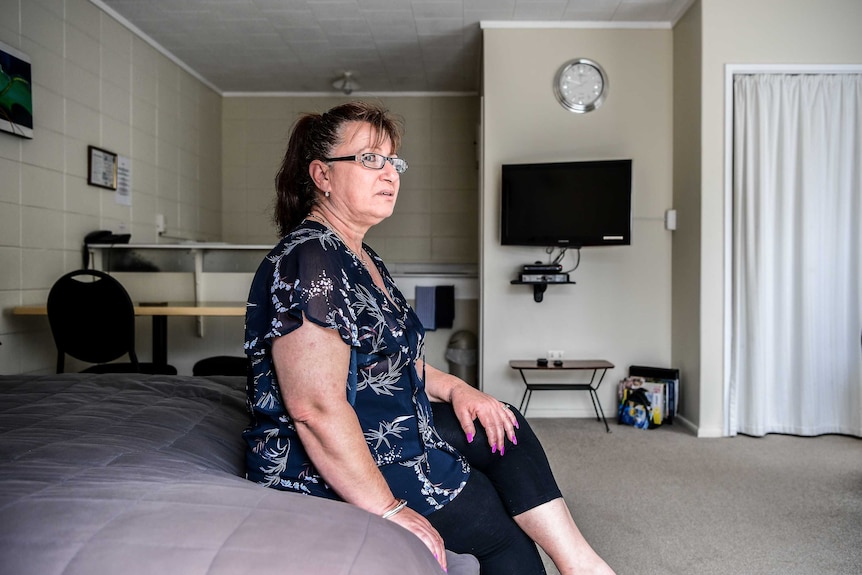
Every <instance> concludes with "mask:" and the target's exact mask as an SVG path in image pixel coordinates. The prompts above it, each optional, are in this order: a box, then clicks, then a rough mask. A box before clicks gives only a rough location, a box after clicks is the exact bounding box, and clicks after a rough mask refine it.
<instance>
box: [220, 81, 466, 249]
mask: <svg viewBox="0 0 862 575" xmlns="http://www.w3.org/2000/svg"><path fill="white" fill-rule="evenodd" d="M347 100H348V98H345V97H326V98H324V97H288V96H285V97H227V98H225V100H224V103H223V118H224V120H223V127H222V134H223V141H222V154H223V160H222V170H223V184H224V195H223V205H224V214H223V224H222V229H223V232H224V240H225V241H228V242H233V243H252V244H272V243H275V241H276V240H277V235H276V228H275V225H274V224H273V222H272V211H273V201H274V193H275V192H274V183H273V181H274V179H275V173H276V171H277V170H278V167H279V165H280V163H281V158H282V156H283V154H284V149H285V145H286V143H287V139H288V137H289V132H290V128H291V126H292V124H293V122H294V121H295V120H296V119H297V118H298V117H299V115H300V114H302V113H305V112H324V111H326V110H327V109H329V108H330V107H332V106H334V105H336V104H339V103H342V102H344V101H347ZM373 101H375V102H379V103H382V105H384V106H385V107H387V108H388V109H389V110H391V111H392V112H394V113H396V114H399V115H400V116H402V118H403V119H404V122H405V129H406V132H405V135H404V142H403V146H402V148H401V150H399V155H400V156H401V157H403V158H405V159H406V160H407V162H408V163H409V165H410V167H409V169H408V170H407V172H406V173H405V174H404V175H403V176H402V178H401V191H400V194H399V197H398V205H397V207H396V208H395V214H394V215H393V216H392V217H391V218H389V219H388V220H386V221H384V222H382V223H381V224H379V225H378V226H376V227H374V228H372V229H371V230H370V231H369V233H368V235H367V237H366V241H367V243H368V244H370V245H371V246H372V247H373V248H374V249H375V250H377V252H378V253H379V254H380V255H381V256H382V257H383V259H384V260H386V261H387V262H411V263H414V262H418V263H423V262H431V263H477V262H478V259H479V247H478V238H479V229H478V225H479V216H478V203H479V199H478V187H479V182H478V178H479V175H478V174H479V172H478V160H477V152H476V146H477V143H476V138H477V133H478V122H479V99H478V97H477V96H423V97H412V96H393V97H379V98H373Z"/></svg>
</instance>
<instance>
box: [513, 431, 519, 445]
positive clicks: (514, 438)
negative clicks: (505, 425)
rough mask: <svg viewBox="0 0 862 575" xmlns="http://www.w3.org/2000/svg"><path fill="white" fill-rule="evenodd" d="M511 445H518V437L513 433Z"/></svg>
mask: <svg viewBox="0 0 862 575" xmlns="http://www.w3.org/2000/svg"><path fill="white" fill-rule="evenodd" d="M512 445H518V438H517V437H515V434H514V433H513V434H512Z"/></svg>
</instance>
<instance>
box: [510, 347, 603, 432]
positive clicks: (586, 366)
mask: <svg viewBox="0 0 862 575" xmlns="http://www.w3.org/2000/svg"><path fill="white" fill-rule="evenodd" d="M509 367H511V368H512V369H516V370H518V372H519V373H520V374H521V379H522V380H524V385H525V386H527V389H525V390H524V395H523V396H522V397H521V407H520V410H521V413H522V414H524V416H526V415H527V407H529V405H530V398H531V397H532V396H533V391H552V390H553V391H561V390H573V391H588V392H590V399H592V400H593V409H595V410H596V421H604V422H605V430H606V431H607V432H608V433H610V432H611V428H610V427H608V420H607V419H605V411H604V409H602V404H601V402H600V401H599V396H598V394H597V393H596V391H597V390H598V389H599V386H600V385H601V384H602V380H603V379H604V378H605V374H606V373H607V371H608V370H609V369H613V367H614V364H612V363H611V362H609V361H605V360H604V359H579V360H573V359H566V360H563V364H562V365H559V366H557V365H554V364H553V362H552V361H548V365H539V364H538V363H536V360H535V359H532V360H519V359H513V360H512V361H510V362H509ZM575 370H581V371H591V372H592V375H591V376H590V381H589V382H582V383H553V382H551V383H537V382H533V383H531V382H530V381H528V380H527V376H526V375H525V372H527V371H542V372H546V373H553V372H556V371H575ZM597 378H598V379H597ZM599 414H601V418H600V417H599Z"/></svg>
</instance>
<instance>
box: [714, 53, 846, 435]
mask: <svg viewBox="0 0 862 575" xmlns="http://www.w3.org/2000/svg"><path fill="white" fill-rule="evenodd" d="M745 74H862V64H725V66H724V265H723V267H724V326H723V329H724V338H723V339H724V358H723V365H724V378H723V379H724V382H723V384H724V424H723V430H724V435H725V436H730V435H731V430H730V360H731V353H730V351H731V347H730V346H731V344H732V341H731V327H732V320H733V318H732V309H731V305H732V303H733V302H732V299H731V295H732V288H733V273H732V271H733V269H732V268H733V266H732V263H733V259H732V258H733V235H732V234H733V217H732V216H733V77H734V76H736V75H745Z"/></svg>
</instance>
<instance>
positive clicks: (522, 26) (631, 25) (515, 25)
mask: <svg viewBox="0 0 862 575" xmlns="http://www.w3.org/2000/svg"><path fill="white" fill-rule="evenodd" d="M671 27H672V23H671V22H613V21H593V22H587V21H577V20H567V21H561V22H548V21H536V22H531V21H524V20H481V21H480V22H479V28H480V29H482V30H491V29H507V30H547V29H565V30H571V29H582V28H589V29H602V30H608V29H621V30H633V29H646V30H656V29H661V30H670V29H671Z"/></svg>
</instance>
